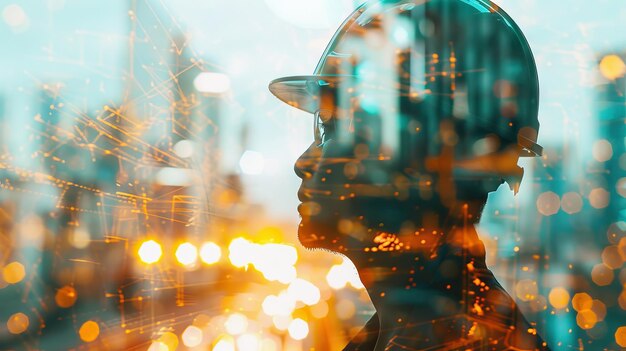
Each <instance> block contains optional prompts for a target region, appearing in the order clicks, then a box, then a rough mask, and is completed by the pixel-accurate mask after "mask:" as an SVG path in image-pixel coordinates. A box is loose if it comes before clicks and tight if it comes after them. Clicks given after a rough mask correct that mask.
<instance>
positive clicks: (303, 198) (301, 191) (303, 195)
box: [298, 187, 313, 207]
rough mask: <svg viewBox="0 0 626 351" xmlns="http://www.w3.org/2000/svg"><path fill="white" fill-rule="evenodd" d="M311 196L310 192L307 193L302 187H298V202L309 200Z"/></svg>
mask: <svg viewBox="0 0 626 351" xmlns="http://www.w3.org/2000/svg"><path fill="white" fill-rule="evenodd" d="M312 198H313V196H311V194H309V193H307V192H306V191H305V190H304V189H303V188H302V187H300V189H298V200H300V202H307V201H311V199H312ZM298 207H300V206H298Z"/></svg>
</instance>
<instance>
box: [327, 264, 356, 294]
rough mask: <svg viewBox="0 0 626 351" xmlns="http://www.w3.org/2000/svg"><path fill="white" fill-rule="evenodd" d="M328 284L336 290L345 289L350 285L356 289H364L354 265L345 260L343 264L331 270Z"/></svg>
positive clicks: (328, 275)
mask: <svg viewBox="0 0 626 351" xmlns="http://www.w3.org/2000/svg"><path fill="white" fill-rule="evenodd" d="M326 282H327V283H328V285H329V286H330V287H331V288H333V289H335V290H339V289H343V288H345V287H346V285H348V284H350V285H352V286H353V287H354V288H356V289H363V288H364V287H363V284H362V283H361V280H360V278H359V275H358V273H357V271H356V268H355V267H354V264H352V262H350V261H349V260H347V259H345V258H344V260H343V262H342V263H341V264H339V265H334V266H332V267H331V268H330V270H329V271H328V274H326Z"/></svg>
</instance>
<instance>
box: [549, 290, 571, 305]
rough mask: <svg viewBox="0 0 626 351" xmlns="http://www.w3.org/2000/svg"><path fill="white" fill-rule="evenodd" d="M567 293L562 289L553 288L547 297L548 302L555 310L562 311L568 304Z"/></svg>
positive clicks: (568, 296)
mask: <svg viewBox="0 0 626 351" xmlns="http://www.w3.org/2000/svg"><path fill="white" fill-rule="evenodd" d="M569 298H570V295H569V292H568V291H567V290H565V289H563V288H554V289H552V290H551V291H550V294H549V295H548V301H550V304H551V305H552V306H553V307H554V308H556V309H562V308H565V307H567V305H568V304H569Z"/></svg>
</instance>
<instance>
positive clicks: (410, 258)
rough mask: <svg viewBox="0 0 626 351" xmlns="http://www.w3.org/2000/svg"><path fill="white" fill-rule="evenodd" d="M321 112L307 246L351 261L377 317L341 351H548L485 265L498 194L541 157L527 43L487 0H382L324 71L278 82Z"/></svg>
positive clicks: (346, 31) (310, 179) (288, 94)
mask: <svg viewBox="0 0 626 351" xmlns="http://www.w3.org/2000/svg"><path fill="white" fill-rule="evenodd" d="M270 90H271V91H272V93H273V94H274V95H276V96H277V97H278V98H279V99H281V100H283V101H285V102H287V103H289V104H290V105H292V106H295V107H297V108H300V109H302V110H305V111H308V112H311V113H313V114H314V116H315V119H314V137H315V141H314V143H313V144H312V145H311V146H310V147H309V149H308V150H306V151H305V152H304V154H303V155H302V156H301V157H300V158H299V159H298V160H297V162H296V164H295V171H296V174H297V175H298V176H299V177H300V178H301V179H302V186H301V188H300V190H299V192H298V197H299V199H300V200H301V201H302V204H301V205H300V206H299V208H298V211H299V212H300V214H301V216H302V221H301V223H300V227H299V232H298V236H299V240H300V242H301V243H302V244H303V245H304V246H305V247H308V248H324V249H328V250H331V251H334V252H338V253H340V254H343V255H345V256H347V257H348V258H349V259H351V260H352V262H353V263H354V264H355V266H356V267H357V270H358V272H359V275H360V277H361V280H362V282H363V284H364V285H365V287H366V289H367V292H368V294H369V296H370V298H371V300H372V303H373V304H374V307H375V309H376V314H375V315H374V316H373V317H372V319H371V320H370V321H369V322H368V323H367V325H366V326H365V328H364V329H363V330H362V331H361V332H360V333H359V334H358V335H357V336H356V337H355V338H354V339H353V340H352V341H351V342H350V344H349V345H348V346H346V348H345V350H547V349H548V347H547V345H546V343H545V342H543V341H542V340H541V338H540V337H539V336H538V335H537V332H536V330H535V328H534V327H533V326H532V325H530V324H529V323H528V322H527V321H526V320H525V319H524V317H523V316H522V314H521V313H520V311H519V309H518V308H517V306H516V304H515V302H514V300H513V299H512V298H511V297H510V296H509V295H508V294H507V293H506V291H505V290H504V289H503V288H502V287H501V286H500V284H499V283H498V282H497V281H496V279H495V277H494V276H493V274H492V273H491V271H490V270H489V269H488V268H487V266H486V264H485V249H484V245H483V243H482V242H481V241H480V239H479V238H478V235H477V233H476V230H475V225H476V224H477V223H478V222H479V220H480V215H481V212H482V209H483V207H484V205H485V203H486V201H487V195H488V193H489V192H492V191H495V190H496V189H497V188H498V186H500V185H501V184H502V183H503V182H504V181H507V182H508V183H509V185H510V186H511V189H513V190H515V191H516V192H517V188H518V185H519V182H520V181H521V178H522V175H523V170H522V169H521V168H520V167H518V166H517V162H518V159H519V157H520V156H538V155H540V154H541V152H542V149H541V147H540V146H539V145H537V144H536V139H537V131H538V128H539V123H538V120H537V111H538V80H537V72H536V66H535V63H534V59H533V56H532V53H531V51H530V48H529V46H528V43H527V42H526V40H525V39H524V37H523V35H522V34H521V31H520V30H519V28H518V27H517V26H516V25H515V23H514V22H513V20H512V19H511V18H510V17H508V15H506V13H504V12H503V11H502V10H501V9H499V8H498V7H497V6H496V5H494V4H493V3H491V2H488V1H482V0H481V1H478V0H429V1H422V0H403V1H382V0H380V1H370V2H367V3H366V4H365V5H363V6H361V7H360V8H359V9H357V10H356V11H355V12H354V13H353V14H352V15H351V16H350V17H349V18H348V19H347V20H346V21H345V22H344V24H343V25H342V26H341V27H340V29H339V30H338V32H337V33H336V34H335V36H334V38H333V39H332V41H331V43H330V45H329V46H328V48H327V49H326V52H325V53H324V55H323V57H322V60H321V61H320V63H319V64H318V67H317V68H316V70H315V74H314V75H312V76H296V77H286V78H280V79H276V80H274V81H273V82H272V83H271V84H270Z"/></svg>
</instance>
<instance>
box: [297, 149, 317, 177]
mask: <svg viewBox="0 0 626 351" xmlns="http://www.w3.org/2000/svg"><path fill="white" fill-rule="evenodd" d="M320 156H321V148H319V147H317V146H316V145H315V143H313V144H311V146H309V148H308V149H307V150H306V151H305V152H304V153H302V155H300V157H299V158H298V159H297V160H296V163H295V164H294V166H293V170H294V172H296V175H297V176H298V177H299V178H300V179H302V180H306V179H310V178H312V177H313V174H314V173H315V170H316V168H317V164H318V162H319V159H320Z"/></svg>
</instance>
